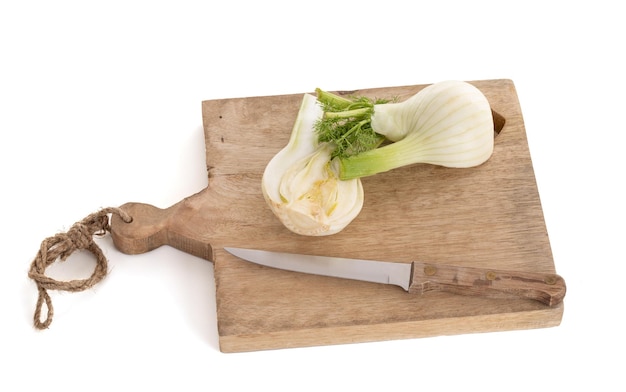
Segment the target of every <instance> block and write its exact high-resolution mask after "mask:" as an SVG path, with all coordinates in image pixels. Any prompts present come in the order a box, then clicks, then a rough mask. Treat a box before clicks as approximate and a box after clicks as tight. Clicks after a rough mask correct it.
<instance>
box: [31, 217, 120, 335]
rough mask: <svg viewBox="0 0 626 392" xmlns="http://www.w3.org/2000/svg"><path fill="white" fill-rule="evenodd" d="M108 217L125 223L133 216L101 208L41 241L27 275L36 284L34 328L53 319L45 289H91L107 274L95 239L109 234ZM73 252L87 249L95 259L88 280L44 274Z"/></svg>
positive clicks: (42, 325)
mask: <svg viewBox="0 0 626 392" xmlns="http://www.w3.org/2000/svg"><path fill="white" fill-rule="evenodd" d="M109 214H117V215H119V216H120V218H122V220H123V221H124V222H126V223H130V222H132V217H131V216H130V215H128V213H126V212H125V211H124V210H122V209H120V208H116V207H109V208H104V209H102V210H100V211H98V212H95V213H93V214H91V215H89V216H87V217H86V218H85V219H83V220H81V221H79V222H76V223H75V224H74V225H72V227H70V229H69V230H68V231H67V232H65V233H59V234H56V235H55V236H53V237H48V238H46V239H45V240H43V241H42V243H41V246H40V248H39V251H38V252H37V256H36V257H35V259H34V260H33V262H32V264H31V266H30V270H29V272H28V277H29V278H31V279H33V280H34V281H35V283H36V284H37V291H38V293H39V295H38V298H37V305H36V307H35V314H34V320H33V321H34V325H35V327H36V328H37V329H46V328H48V327H49V326H50V324H51V323H52V318H53V316H54V308H53V306H52V300H51V299H50V295H49V294H48V290H63V291H70V292H76V291H83V290H86V289H88V288H90V287H93V286H94V285H95V284H97V283H98V282H100V281H101V280H102V279H103V278H104V277H105V276H106V275H107V272H108V268H107V259H106V257H105V256H104V253H102V250H101V249H100V247H99V246H98V245H97V244H96V243H95V241H94V236H104V235H106V233H107V232H110V231H111V226H110V224H109ZM75 250H87V251H89V252H91V253H92V254H93V255H94V256H95V257H96V266H95V267H94V270H93V273H92V274H91V276H90V277H88V278H87V279H77V280H69V281H58V280H55V279H52V278H50V277H48V276H47V275H46V269H47V268H48V267H49V266H50V265H52V264H54V263H55V262H56V261H57V260H59V259H60V260H61V261H65V260H66V259H67V258H68V257H69V256H70V255H71V254H72V253H73V252H74V251H75ZM44 304H45V305H46V308H47V312H46V318H45V320H43V321H42V320H41V315H42V311H43V306H44Z"/></svg>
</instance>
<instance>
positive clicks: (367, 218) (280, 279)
mask: <svg viewBox="0 0 626 392" xmlns="http://www.w3.org/2000/svg"><path fill="white" fill-rule="evenodd" d="M472 83H473V84H474V85H475V86H477V87H478V88H479V89H480V90H481V91H482V92H483V93H484V94H485V95H486V96H487V98H488V100H489V102H490V104H491V106H492V108H493V110H495V111H496V112H497V113H499V114H500V115H502V117H503V118H504V119H505V124H504V127H503V129H502V130H501V132H500V134H499V135H498V136H497V138H496V143H495V149H494V154H493V156H492V157H491V159H490V160H489V161H488V162H486V163H485V164H483V165H481V166H479V167H476V168H472V169H450V168H443V167H436V166H430V165H413V166H410V167H405V168H401V169H397V170H394V171H390V172H387V173H382V174H379V175H376V176H373V177H368V178H364V179H363V186H364V189H365V204H364V207H363V210H362V212H361V214H360V215H359V216H358V217H357V218H356V219H355V220H354V221H353V222H352V224H351V225H350V226H349V227H348V228H347V229H345V230H344V231H342V232H341V233H339V234H336V235H333V236H328V237H303V236H298V235H296V234H293V233H291V232H289V231H288V230H287V229H285V228H284V227H283V226H282V224H281V223H280V222H279V221H278V220H277V219H276V218H275V217H274V215H273V214H272V212H271V211H270V209H269V208H268V207H267V206H266V204H265V201H264V200H263V196H262V194H261V175H262V173H263V170H264V168H265V165H266V164H267V162H269V160H270V159H271V158H272V157H273V156H274V155H275V154H276V153H277V152H278V151H279V150H280V149H281V148H282V147H283V146H284V145H285V144H286V143H287V140H288V138H289V135H290V132H291V128H292V126H293V121H294V119H295V116H296V113H297V111H298V108H299V106H300V102H301V99H302V95H301V94H295V95H282V96H270V97H250V98H240V99H224V100H212V101H205V102H203V103H202V114H203V122H204V128H205V140H206V164H207V172H208V177H209V183H208V186H207V188H206V189H204V190H202V191H201V192H199V193H198V194H195V195H192V196H190V197H188V198H186V199H184V200H181V201H180V202H179V203H177V204H175V205H173V206H171V207H169V208H167V209H163V210H161V209H157V208H155V207H153V206H149V205H146V204H141V203H128V204H126V205H124V206H123V208H124V209H125V210H126V211H128V212H129V213H130V214H131V215H132V216H133V222H132V223H130V224H126V223H123V222H122V221H121V220H119V219H115V217H114V218H113V220H112V223H111V225H112V235H113V239H114V243H115V244H116V246H117V247H118V248H119V249H120V250H121V251H123V252H126V253H130V254H136V253H142V252H147V251H149V250H151V249H154V248H156V247H158V246H161V245H170V246H173V247H175V248H177V249H180V250H182V251H185V252H188V253H191V254H194V255H197V256H199V257H203V258H205V259H207V260H210V261H212V262H213V263H214V268H215V279H216V299H217V321H218V331H219V340H220V349H221V350H222V351H224V352H239V351H251V350H261V349H277V348H287V347H302V346H313V345H323V344H340V343H352V342H365V341H376V340H386V339H401V338H417V337H425V336H434V335H448V334H461V333H472V332H487V331H501V330H512V329H526V328H539V327H551V326H556V325H559V324H560V321H561V318H562V314H563V304H562V303H561V304H560V305H558V306H556V307H547V306H545V305H543V304H541V303H538V302H537V301H532V300H526V299H514V300H512V299H486V298H475V297H467V296H458V295H454V294H449V293H438V292H433V293H426V294H423V295H410V294H407V293H406V292H404V291H403V290H402V289H400V288H398V287H391V286H386V285H378V284H373V283H365V282H356V281H346V280H341V279H333V278H326V277H319V276H311V275H304V274H299V273H294V272H288V271H280V270H275V269H271V268H266V267H261V266H257V265H254V264H250V263H247V262H244V261H242V260H239V259H237V258H236V257H234V256H232V255H230V254H229V253H228V252H226V251H224V250H223V247H224V246H234V247H246V248H259V249H265V250H274V251H281V252H291V253H310V254H318V255H329V256H340V257H356V258H365V259H377V260H390V261H398V262H407V263H408V262H411V261H415V260H416V261H421V262H428V263H433V264H437V263H445V264H454V265H459V266H468V267H469V266H471V267H482V268H493V269H508V270H519V271H528V272H538V273H548V274H551V273H555V268H554V262H553V257H552V252H551V249H550V243H549V238H548V234H547V231H546V227H545V223H544V218H543V212H542V209H541V203H540V199H539V194H538V191H537V186H536V181H535V176H534V171H533V166H532V162H531V158H530V153H529V150H528V143H527V139H526V132H525V128H524V124H523V119H522V114H521V110H520V106H519V103H518V99H517V94H516V91H515V87H514V84H513V82H512V81H510V80H486V81H476V82H472ZM423 87H425V86H402V87H392V88H391V87H390V88H379V89H363V90H359V91H356V92H354V93H357V94H361V95H368V96H372V97H390V96H397V97H399V98H400V99H401V100H403V99H406V98H408V97H409V96H411V95H413V94H415V93H416V92H417V91H419V90H420V89H422V88H423Z"/></svg>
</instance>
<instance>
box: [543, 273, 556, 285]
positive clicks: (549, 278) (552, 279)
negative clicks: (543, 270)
mask: <svg viewBox="0 0 626 392" xmlns="http://www.w3.org/2000/svg"><path fill="white" fill-rule="evenodd" d="M543 281H544V282H545V283H546V284H550V285H553V284H556V276H553V275H548V276H546V277H545V279H544V280H543Z"/></svg>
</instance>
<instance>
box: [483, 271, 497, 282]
mask: <svg viewBox="0 0 626 392" xmlns="http://www.w3.org/2000/svg"><path fill="white" fill-rule="evenodd" d="M485 277H486V278H487V280H496V278H497V277H498V275H497V274H496V273H495V272H493V271H487V273H486V274H485Z"/></svg>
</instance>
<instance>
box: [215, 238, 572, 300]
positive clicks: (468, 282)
mask: <svg viewBox="0 0 626 392" xmlns="http://www.w3.org/2000/svg"><path fill="white" fill-rule="evenodd" d="M224 250H226V251H227V252H229V253H231V254H232V255H234V256H237V257H239V258H241V259H243V260H246V261H249V262H252V263H255V264H259V265H263V266H266V267H271V268H277V269H282V270H287V271H293V272H300V273H306V274H313V275H322V276H329V277H335V278H342V279H351V280H361V281H366V282H374V283H382V284H390V285H396V286H399V287H401V288H402V289H404V290H405V291H407V292H409V293H411V294H424V293H427V292H429V291H444V292H449V293H453V294H459V295H472V296H482V297H487V298H526V299H531V300H535V301H539V302H541V303H543V304H545V305H548V306H556V305H558V304H560V303H561V302H562V301H563V298H564V297H565V293H566V285H565V280H564V279H563V278H562V277H561V276H559V275H557V274H544V273H536V272H526V271H510V270H502V269H487V268H476V267H464V266H455V265H444V264H436V263H422V262H418V261H413V262H411V263H400V262H391V261H377V260H364V259H350V258H343V257H328V256H317V255H305V254H294V253H284V252H272V251H266V250H258V249H244V248H233V247H225V248H224Z"/></svg>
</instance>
